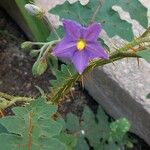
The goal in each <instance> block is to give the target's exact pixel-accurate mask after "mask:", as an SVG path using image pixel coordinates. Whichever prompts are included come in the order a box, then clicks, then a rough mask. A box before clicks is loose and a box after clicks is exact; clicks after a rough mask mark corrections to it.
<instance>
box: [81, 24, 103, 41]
mask: <svg viewBox="0 0 150 150" xmlns="http://www.w3.org/2000/svg"><path fill="white" fill-rule="evenodd" d="M100 32H101V25H100V24H98V23H93V24H91V25H90V26H88V27H87V28H86V30H84V31H83V38H84V39H86V41H96V40H97V38H98V36H99V34H100Z"/></svg>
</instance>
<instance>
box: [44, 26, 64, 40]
mask: <svg viewBox="0 0 150 150" xmlns="http://www.w3.org/2000/svg"><path fill="white" fill-rule="evenodd" d="M56 32H57V34H58V35H59V37H60V38H62V37H63V35H64V28H63V27H62V26H60V27H59V28H58V29H56ZM57 38H58V37H57V36H56V34H55V32H51V33H50V35H49V37H48V38H47V41H49V42H51V41H54V40H57Z"/></svg>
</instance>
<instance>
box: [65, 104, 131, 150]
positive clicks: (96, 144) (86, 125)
mask: <svg viewBox="0 0 150 150" xmlns="http://www.w3.org/2000/svg"><path fill="white" fill-rule="evenodd" d="M81 120H82V121H81V122H79V119H78V118H77V117H76V116H75V115H73V114H68V115H67V121H66V128H67V129H68V130H69V131H70V132H71V133H72V134H74V135H76V136H77V137H78V141H77V145H76V150H88V149H90V147H89V146H88V144H87V140H88V142H89V144H90V146H91V147H93V148H94V150H102V149H104V150H117V149H121V148H123V147H125V146H127V145H128V144H129V143H130V141H129V139H128V138H127V136H126V133H127V132H128V131H129V128H130V124H129V122H128V121H127V120H126V119H125V118H123V119H119V120H116V121H114V122H111V123H110V122H109V121H108V116H107V115H106V114H105V112H104V111H103V110H102V108H101V107H99V108H98V110H97V113H96V115H95V114H94V113H93V112H92V111H91V110H90V109H89V107H87V106H86V107H85V108H84V111H83V115H82V117H81Z"/></svg>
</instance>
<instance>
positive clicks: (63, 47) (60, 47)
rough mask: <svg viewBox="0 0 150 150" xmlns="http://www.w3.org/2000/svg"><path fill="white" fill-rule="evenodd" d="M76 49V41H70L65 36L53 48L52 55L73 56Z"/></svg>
mask: <svg viewBox="0 0 150 150" xmlns="http://www.w3.org/2000/svg"><path fill="white" fill-rule="evenodd" d="M75 50H76V43H75V42H72V41H70V39H69V38H68V37H67V36H65V37H64V38H63V39H62V40H61V41H60V42H59V43H58V44H57V45H56V47H55V48H54V50H53V52H52V55H54V56H56V57H64V58H70V57H72V56H73V54H74V52H75Z"/></svg>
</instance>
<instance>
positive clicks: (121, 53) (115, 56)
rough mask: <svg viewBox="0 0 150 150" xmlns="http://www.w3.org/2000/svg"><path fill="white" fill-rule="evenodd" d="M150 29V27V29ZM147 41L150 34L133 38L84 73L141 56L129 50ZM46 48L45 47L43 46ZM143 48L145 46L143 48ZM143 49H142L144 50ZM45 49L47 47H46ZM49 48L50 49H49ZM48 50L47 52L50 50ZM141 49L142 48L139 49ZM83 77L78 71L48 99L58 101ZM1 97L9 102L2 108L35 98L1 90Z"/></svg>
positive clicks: (97, 61)
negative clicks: (121, 60)
mask: <svg viewBox="0 0 150 150" xmlns="http://www.w3.org/2000/svg"><path fill="white" fill-rule="evenodd" d="M148 30H149V29H148ZM58 41H59V40H57V41H52V43H51V44H50V45H51V46H52V44H54V43H57V42H58ZM145 42H150V36H147V37H139V38H137V39H135V40H133V41H132V42H130V43H128V44H126V45H125V46H123V47H121V48H119V49H117V50H116V51H115V52H113V53H111V54H110V57H109V59H108V60H102V59H100V60H95V61H93V62H91V63H90V64H89V66H88V67H87V68H86V69H85V71H84V72H83V74H82V75H85V74H86V73H87V72H89V71H91V70H92V69H93V68H95V67H97V66H102V65H105V64H108V63H112V62H114V61H117V60H119V59H122V58H125V57H135V58H139V56H137V55H136V53H135V52H133V51H128V50H132V48H134V47H135V46H138V45H140V44H141V43H145ZM50 45H47V44H46V46H45V47H46V48H48V47H49V46H50ZM43 49H44V48H43ZM142 49H143V48H142ZM142 49H141V50H142ZM44 50H45V49H44ZM48 50H49V49H48ZM48 50H46V51H45V53H46V52H47V51H48ZM138 50H140V49H138ZM42 54H43V52H41V54H40V56H42ZM80 77H81V75H80V74H78V73H76V74H75V75H73V76H72V78H71V79H70V80H69V81H68V82H67V83H66V84H65V85H64V86H63V88H61V89H60V90H59V93H56V94H55V95H53V97H51V96H50V95H49V94H48V96H47V99H48V100H49V101H51V98H52V99H53V101H51V102H53V103H57V102H58V100H59V98H60V97H61V96H62V95H63V94H64V93H66V91H68V89H69V88H71V87H72V85H73V83H75V82H76V81H77V80H79V78H80ZM0 99H2V103H3V100H4V102H7V103H6V104H5V105H4V106H3V104H2V103H0V104H1V106H0V107H1V108H0V109H5V108H7V107H9V106H11V105H13V104H15V103H16V102H31V101H33V100H34V99H33V98H30V97H15V96H10V95H8V94H5V93H2V92H0Z"/></svg>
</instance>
